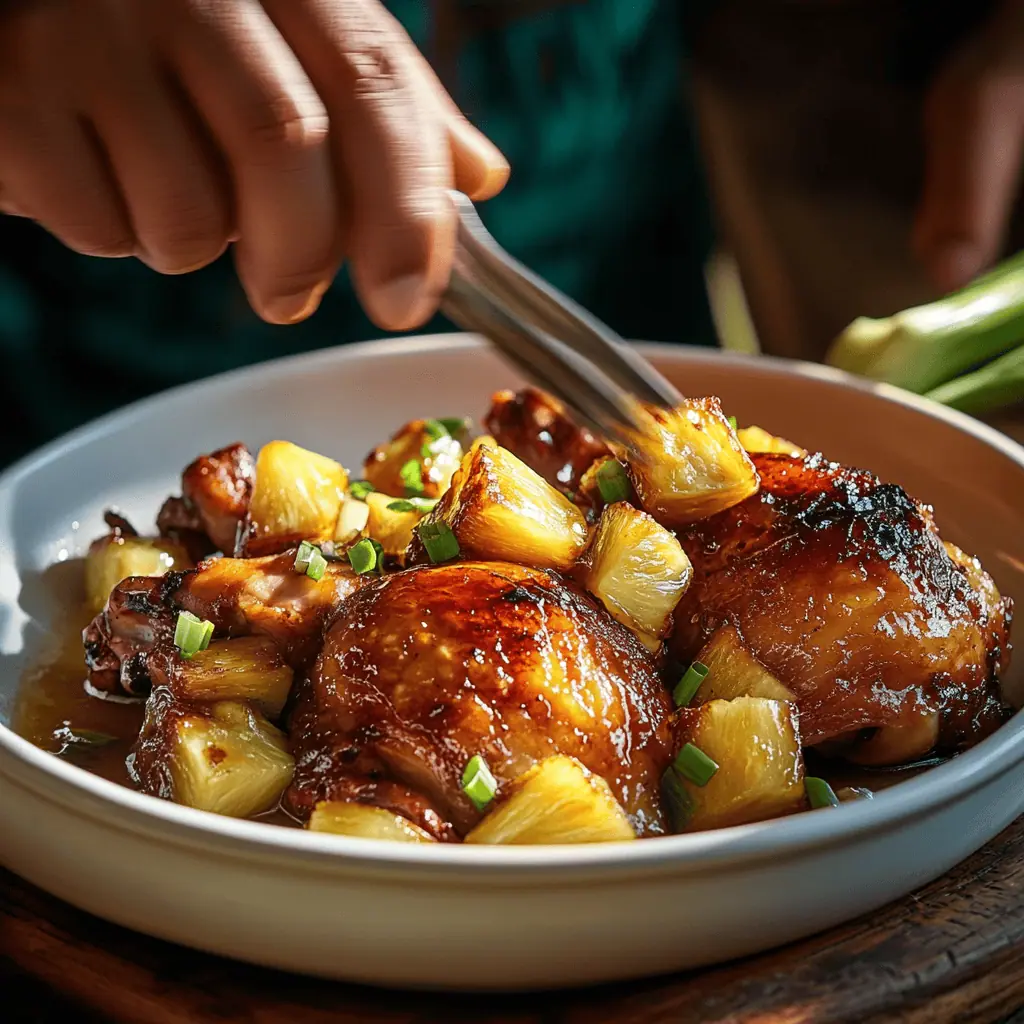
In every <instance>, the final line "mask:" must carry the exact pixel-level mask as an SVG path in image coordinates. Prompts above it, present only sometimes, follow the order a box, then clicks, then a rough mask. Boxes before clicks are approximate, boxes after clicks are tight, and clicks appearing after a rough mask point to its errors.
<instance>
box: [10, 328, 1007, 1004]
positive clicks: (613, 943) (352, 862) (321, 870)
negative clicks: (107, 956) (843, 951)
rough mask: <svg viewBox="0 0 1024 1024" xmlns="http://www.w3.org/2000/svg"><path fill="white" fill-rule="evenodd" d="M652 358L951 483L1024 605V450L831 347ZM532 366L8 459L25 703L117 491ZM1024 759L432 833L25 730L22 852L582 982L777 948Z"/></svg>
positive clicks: (140, 424)
mask: <svg viewBox="0 0 1024 1024" xmlns="http://www.w3.org/2000/svg"><path fill="white" fill-rule="evenodd" d="M648 351H649V353H650V354H651V355H652V357H654V360H655V362H656V363H657V364H658V365H660V366H661V368H662V369H663V370H665V371H666V372H667V373H668V375H669V376H671V377H673V378H674V379H675V381H676V382H677V384H679V386H680V387H681V388H682V389H683V390H684V392H687V393H690V394H717V395H720V396H721V398H722V400H723V403H724V405H725V408H726V410H727V411H728V412H730V413H734V414H736V415H738V416H739V417H740V419H741V420H743V421H745V422H756V423H760V424H761V425H763V426H765V427H766V428H769V429H774V430H775V431H777V432H779V433H782V434H784V435H786V436H789V437H791V438H792V439H794V440H796V441H798V442H800V443H802V444H805V445H807V446H809V447H812V448H820V449H821V450H823V451H825V452H826V453H828V454H829V455H830V456H831V457H833V458H836V459H838V460H841V461H843V462H847V463H851V464H853V465H859V466H865V467H868V468H871V469H873V470H875V471H876V472H877V473H878V474H879V475H881V476H882V477H883V478H887V479H890V480H894V481H896V482H898V483H901V484H903V485H904V486H905V487H907V488H908V490H910V491H911V492H912V493H913V494H915V495H916V496H917V497H919V498H920V499H922V500H926V501H929V502H931V503H933V504H934V505H935V506H936V509H937V518H938V522H939V525H940V527H941V528H942V530H943V532H944V534H945V536H946V537H947V538H948V539H950V540H953V541H955V542H956V543H958V544H960V545H961V546H963V547H964V548H966V549H967V550H969V551H972V552H975V553H977V554H978V555H979V556H980V557H981V558H982V559H983V561H984V563H985V565H986V566H987V568H988V569H989V570H990V571H991V572H992V573H993V575H994V576H995V577H996V580H997V582H998V583H999V585H1000V586H1001V588H1002V589H1003V590H1004V592H1006V593H1008V594H1010V595H1012V596H1014V597H1016V598H1017V599H1018V600H1021V599H1022V598H1024V528H1022V527H1024V517H1022V512H1021V507H1022V502H1024V450H1022V449H1021V448H1020V447H1018V446H1017V445H1015V444H1013V443H1012V442H1010V441H1008V440H1007V439H1006V438H1004V437H1002V436H1001V435H998V434H996V433H995V432H993V431H991V430H989V429H987V428H985V427H983V426H980V425H979V424H977V423H975V422H973V421H971V420H969V419H967V418H965V417H963V416H959V415H956V414H954V413H950V412H946V411H943V410H941V409H939V408H937V407H934V406H932V405H929V404H927V403H925V402H923V401H919V400H917V399H914V398H911V397H908V396H907V395H904V394H902V393H897V392H894V391H891V390H889V389H885V388H879V387H874V386H870V385H866V384H863V383H859V382H856V381H854V380H852V379H850V378H847V377H845V376H843V375H841V374H838V373H834V372H831V371H827V370H824V369H821V368H819V367H811V366H804V365H798V364H790V363H782V362H777V361H772V360H756V361H754V360H749V359H746V358H740V357H735V356H723V355H719V354H717V353H713V352H708V351H700V350H697V351H688V350H686V349H683V348H665V347H651V348H650V349H648ZM517 383H518V382H517V380H516V379H515V376H514V375H513V374H512V373H511V372H510V371H509V370H508V369H507V368H506V367H505V365H504V364H503V363H501V362H500V361H499V360H498V358H497V357H496V356H494V355H493V354H492V353H491V352H490V350H488V349H487V348H485V347H483V346H480V345H478V344H475V343H474V342H472V341H469V340H466V339H452V338H426V339H420V340H401V341H395V342H387V343H378V344H370V345H356V346H351V347H347V348H344V349H340V350H337V351H329V352H323V353H319V354H314V355H309V356H303V357H299V358H295V359H289V360H285V361H283V362H278V363H272V364H269V365H266V366H258V367H254V368H251V369H247V370H244V371H241V372H237V373H233V374H229V375H227V376H223V377H219V378H215V379H212V380H209V381H206V382H204V383H201V384H199V385H197V386H194V387H189V388H184V389H180V390H177V391H173V392H170V393H168V394H164V395H161V396H158V397H157V398H154V399H152V400H149V401H146V402H143V403H141V404H138V405H136V406H134V407H132V408H129V409H126V410H124V411H123V412H120V413H117V414H115V415H113V416H110V417H107V418H106V419H103V420H101V421H99V422H98V423H95V424H93V425H92V426H89V427H87V428H85V429H83V430H80V431H78V432H76V433H74V434H72V435H70V436H69V437H67V438H65V439H63V440H61V441H59V442H57V443H56V444H53V445H51V446H49V447H48V448H46V449H44V450H43V451H41V452H39V453H38V454H37V455H35V456H33V457H31V458H30V459H28V460H26V461H24V462H22V463H21V464H20V465H18V466H16V467H15V468H14V469H12V470H11V471H9V472H8V473H7V474H5V475H4V476H3V477H2V478H0V700H2V704H0V712H2V713H3V714H4V715H6V714H7V713H8V712H9V709H10V703H11V698H12V694H13V692H14V690H15V688H16V687H17V685H18V682H19V677H20V675H21V672H22V670H23V667H24V665H25V664H26V661H27V660H28V659H30V658H31V657H32V654H33V652H34V651H37V650H38V649H39V645H40V644H41V643H42V642H43V641H44V640H45V637H46V635H47V633H48V631H49V630H50V629H51V624H52V623H54V622H55V621H56V619H57V617H58V616H59V614H60V610H61V608H62V606H63V605H65V604H66V602H67V600H68V593H67V591H66V590H65V591H64V592H58V590H57V588H58V587H64V586H66V583H64V584H62V583H60V580H61V576H60V574H59V573H58V574H56V576H54V575H53V574H48V575H46V576H43V575H42V573H43V571H44V570H45V569H46V568H47V566H49V565H50V564H51V563H53V562H54V561H56V560H58V559H60V558H61V557H62V554H61V553H62V552H63V553H64V555H63V557H66V556H67V554H68V553H70V554H72V555H73V554H76V553H81V552H83V551H84V549H85V548H86V546H87V544H88V542H89V540H90V539H91V538H92V537H93V536H95V535H98V534H99V533H101V532H103V530H102V524H101V520H100V515H101V512H102V510H103V508H104V507H105V506H106V505H108V504H111V503H112V504H116V505H118V506H120V507H121V508H122V510H124V511H125V513H126V514H127V515H129V516H130V517H131V518H132V519H133V520H134V521H136V522H139V523H142V524H145V523H150V522H152V519H153V516H154V515H155V512H156V509H157V508H158V506H159V503H160V501H161V499H162V498H163V497H164V496H165V495H166V494H168V493H170V492H171V491H173V490H176V488H177V486H178V474H179V473H180V471H181V468H182V467H183V466H184V465H185V464H186V463H187V462H188V461H190V460H191V459H192V458H193V457H194V456H195V455H196V454H197V453H198V452H201V451H206V450H209V449H211V448H213V447H216V446H218V445H221V444H223V443H227V442H230V441H234V440H244V441H246V442H247V443H248V444H250V445H251V446H254V447H255V446H258V445H261V444H263V443H264V442H266V441H269V440H271V439H273V438H277V437H283V438H287V439H289V440H292V441H295V442H297V443H299V444H302V445H307V446H309V447H311V448H314V449H316V450H318V451H323V452H325V453H329V454H331V455H335V456H337V457H339V458H341V459H342V460H343V461H345V462H346V463H347V464H348V465H352V466H354V465H358V463H359V462H360V460H361V458H362V456H363V455H364V454H365V452H366V451H367V450H368V449H369V447H370V446H371V445H372V444H373V443H375V442H377V441H378V440H379V439H380V438H382V437H385V436H388V435H389V434H390V432H391V431H392V430H394V429H395V428H396V427H397V426H398V425H399V424H400V423H401V422H403V421H405V420H407V419H410V418H412V417H414V416H437V415H455V414H462V413H470V414H473V415H477V416H479V415H482V413H483V411H484V410H485V408H486V405H487V400H488V397H489V395H490V394H491V392H492V391H494V390H496V389H497V388H499V387H502V386H509V385H512V386H514V385H515V384H517ZM76 523H77V524H80V527H79V528H78V529H76V528H75V526H74V524H76ZM1020 667H1021V666H1020V665H1018V666H1017V673H1016V676H1015V677H1013V678H1016V679H1019V678H1020V676H1021V673H1020V671H1019V670H1020ZM1017 686H1018V687H1019V683H1018V684H1017ZM1022 760H1024V723H1022V721H1021V717H1020V716H1019V715H1018V716H1017V717H1016V718H1014V720H1013V721H1011V722H1010V723H1009V724H1007V725H1006V726H1004V727H1003V728H1002V729H1001V730H999V732H998V733H997V734H996V735H994V736H992V737H991V738H990V739H988V740H986V741H985V742H984V743H982V744H980V745H979V746H978V747H976V748H975V749H973V750H971V751H969V752H968V753H966V754H964V755H962V756H961V757H959V758H957V759H956V760H955V761H953V762H950V763H947V764H945V765H943V766H941V767H938V768H935V769H933V770H931V771H928V772H926V773H924V774H923V775H921V776H919V777H917V778H914V779H911V780H909V781H907V782H904V783H901V784H899V785H897V786H895V787H894V788H893V789H891V790H888V791H886V792H883V793H881V794H880V795H879V796H878V797H877V798H876V799H875V800H874V801H865V802H863V803H858V804H852V805H845V806H843V807H842V808H841V809H839V810H836V811H821V812H817V813H810V814H802V815H797V816H794V817H791V818H786V819H783V820H781V821H775V822H769V823H765V824H758V825H749V826H745V827H742V828H733V829H726V830H723V831H718V832H713V833H706V834H698V835H688V836H679V837H672V838H665V839H653V840H647V841H642V842H638V843H631V844H622V845H610V846H592V847H557V848H552V847H549V848H543V847H536V848H481V847H458V846H444V845H438V846H434V847H420V846H412V847H410V846H406V845H404V844H393V845H388V844H378V843H373V842H366V841H361V840H353V839H345V838H343V837H336V836H328V835H315V834H309V833H304V832H301V831H297V830H290V829H281V828H275V827H273V826H269V825H260V824H256V823H252V822H245V821H232V820H229V819H224V818H218V817H215V816H213V815H207V814H204V813H201V812H197V811H192V810H189V809H187V808H183V807H177V806H174V805H172V804H169V803H164V802H161V801H158V800H155V799H151V798H149V797H146V796H142V795H140V794H138V793H134V792H131V791H129V790H128V789H124V788H121V787H118V786H116V785H114V784H112V783H109V782H105V781H104V780H102V779H99V778H96V777H94V776H92V775H89V774H88V773H86V772H84V771H82V770H79V769H78V768H75V767H74V766H72V765H70V764H67V763H64V762H63V761H60V760H58V759H56V758H54V757H52V756H50V755H48V754H45V753H42V752H41V751H39V750H38V749H36V748H35V747H33V746H31V745H30V744H28V743H26V742H25V741H24V740H22V739H20V738H19V737H18V736H16V735H14V734H13V733H12V732H10V731H9V730H8V729H6V728H0V777H2V778H0V859H2V861H3V862H4V863H5V864H6V865H8V866H9V867H10V868H11V869H13V870H14V871H16V872H18V873H19V874H21V875H23V876H24V877H25V878H27V879H29V880H30V881H32V882H35V883H36V884H38V885H40V886H42V887H43V888H45V889H47V890H49V891H50V892H52V893H54V894H56V895H57V896H59V897H62V898H63V899H66V900H68V901H69V902H71V903H73V904H76V905H77V906H79V907H82V908H84V909H85V910H88V911H91V912H93V913H94V914H98V915H99V916H101V917H105V918H109V919H110V920H113V921H116V922H119V923H120V924H123V925H127V926H128V927H131V928H135V929H138V930H140V931H143V932H148V933H150V934H152V935H156V936H160V937H162V938H166V939H171V940H174V941H177V942H181V943H186V944H188V945H192V946H195V947H198V948H201V949H206V950H210V951H213V952H217V953H222V954H226V955H229V956H234V957H238V958H241V959H244V960H249V961H253V962H255V963H260V964H267V965H273V966H275V967H282V968H288V969H293V970H297V971H305V972H309V973H315V974H321V975H327V976H331V977H337V978H345V979H352V980H358V981H368V982H377V983H383V984H389V985H403V986H430V987H452V988H473V987H476V988H479V987H496V988H524V987H535V986H556V985H571V984H580V983H585V982H594V981H600V980H606V979H614V978H628V977H637V976H641V975H649V974H654V973H659V972H664V971H669V970H674V969H678V968H684V967H695V966H699V965H702V964H709V963H712V962H715V961H720V960H723V959H727V958H731V957H735V956H739V955H743V954H748V953H753V952H756V951H759V950H763V949H766V948H768V947H770V946H773V945H776V944H780V943H783V942H787V941H789V940H792V939H796V938H799V937H801V936H805V935H808V934H810V933H812V932H814V931H817V930H820V929H823V928H826V927H828V926H830V925H835V924H837V923H839V922H841V921H843V920H846V919H848V918H851V917H853V916H855V915H857V914H860V913H863V912H866V911H870V910H872V909H874V908H876V907H879V906H881V905H882V904H884V903H885V902H887V901H889V900H891V899H893V898H895V897H899V896H902V895H904V894H905V893H908V892H910V891H911V890H913V889H914V888H915V887H917V886H920V885H922V884H923V883H925V882H928V881H929V880H931V879H933V878H935V877H937V876H938V875H940V874H941V873H943V872H944V871H946V870H947V869H948V868H950V867H952V866H953V865H954V864H955V863H956V862H957V861H959V860H961V859H963V858H964V857H966V856H967V855H968V854H970V853H971V852H972V851H974V850H975V849H977V848H978V847H979V846H981V845H982V844H983V843H985V842H986V841H987V840H988V839H990V838H991V837H993V836H994V835H995V834H996V833H997V832H999V831H1000V830H1001V829H1002V828H1003V827H1004V826H1006V825H1007V824H1008V823H1009V822H1010V821H1011V820H1013V818H1015V817H1016V816H1017V815H1018V814H1019V813H1020V812H1021V811H1022V809H1024V767H1022Z"/></svg>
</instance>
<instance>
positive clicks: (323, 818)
mask: <svg viewBox="0 0 1024 1024" xmlns="http://www.w3.org/2000/svg"><path fill="white" fill-rule="evenodd" d="M306 828H308V829H309V830H310V831H311V832H331V833H333V834H334V835H337V836H355V837H356V838H357V839H383V840H386V841H387V842H392V843H434V842H436V841H437V840H436V839H434V837H433V836H431V835H429V834H428V833H426V832H424V831H423V829H421V828H420V827H419V826H418V825H414V824H413V823H412V822H411V821H408V820H406V819H405V818H403V817H402V816H401V815H399V814H392V813H391V811H385V810H383V809H382V808H380V807H370V806H369V805H367V804H350V803H341V802H337V801H326V800H325V801H322V802H321V803H318V804H317V805H316V808H315V809H314V811H313V813H312V815H311V816H310V819H309V822H308V824H307V825H306Z"/></svg>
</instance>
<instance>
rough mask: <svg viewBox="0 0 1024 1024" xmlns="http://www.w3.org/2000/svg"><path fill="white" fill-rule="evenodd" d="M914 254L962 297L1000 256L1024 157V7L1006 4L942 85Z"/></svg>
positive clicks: (934, 107)
mask: <svg viewBox="0 0 1024 1024" xmlns="http://www.w3.org/2000/svg"><path fill="white" fill-rule="evenodd" d="M924 129H925V144H926V164H925V186H924V192H923V195H922V198H921V202H920V205H919V207H918V211H917V217H916V221H915V225H914V232H913V246H914V249H915V251H916V253H917V255H918V257H919V258H920V259H921V260H922V261H923V263H924V265H925V266H926V268H927V269H928V271H929V273H930V275H931V277H932V279H933V280H934V282H935V284H936V285H937V286H938V287H939V288H941V289H942V290H943V291H952V290H954V289H956V288H959V287H961V286H962V285H964V284H966V283H967V282H968V281H970V280H971V278H973V277H974V276H975V275H977V274H978V273H979V272H981V271H982V270H984V269H985V268H987V267H988V266H990V265H991V264H992V262H993V261H994V260H995V259H997V258H998V256H999V255H1000V252H1001V249H1002V246H1003V243H1004V241H1005V235H1006V229H1007V226H1008V221H1009V217H1010V214H1011V212H1012V210H1013V205H1014V202H1015V201H1016V199H1017V195H1018V191H1019V184H1020V172H1021V158H1022V153H1024V0H1003V3H1002V4H1001V5H1000V6H999V7H998V8H997V10H996V12H995V13H994V14H993V16H992V17H991V18H990V19H989V21H988V22H987V23H986V24H985V26H984V27H983V28H982V30H981V31H980V32H979V33H978V34H977V35H976V36H975V37H974V38H972V39H970V40H969V41H968V42H967V44H966V45H965V46H964V47H962V48H961V50H960V51H959V52H958V53H956V54H955V55H954V57H953V59H952V60H951V61H950V62H949V63H948V64H947V65H946V67H945V68H943V69H942V71H941V72H940V73H939V76H938V77H937V78H936V80H935V82H934V83H933V84H932V87H931V90H930V93H929V96H928V99H927V103H926V108H925V122H924Z"/></svg>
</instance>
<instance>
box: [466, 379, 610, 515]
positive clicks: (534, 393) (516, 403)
mask: <svg viewBox="0 0 1024 1024" xmlns="http://www.w3.org/2000/svg"><path fill="white" fill-rule="evenodd" d="M484 426H485V427H486V429H487V431H488V433H489V434H490V435H491V436H492V437H493V438H494V439H495V441H497V442H498V444H500V445H501V446H502V448H507V449H508V450H509V451H510V452H512V454H513V455H515V456H516V457H517V458H519V459H522V461H523V462H525V463H526V464H527V465H528V466H529V467H530V468H531V469H532V470H534V471H535V472H537V473H539V474H540V475H541V476H542V477H544V479H545V480H547V482H548V483H549V484H551V485H552V486H553V487H557V488H558V489H559V490H560V491H561V492H562V493H563V494H566V495H568V496H569V497H570V498H572V499H573V500H576V498H577V497H578V493H577V492H578V491H579V483H580V479H581V477H582V476H583V474H584V473H585V472H586V471H587V470H588V469H589V468H590V466H591V465H593V463H594V461H595V460H597V459H600V458H602V457H603V456H606V455H610V454H611V452H610V451H609V449H608V446H607V445H606V444H605V443H604V441H602V440H601V439H600V438H597V437H595V436H594V435H593V434H592V433H591V432H590V431H589V430H587V429H586V428H585V427H581V426H580V425H579V424H578V423H576V422H575V421H574V420H573V419H572V418H571V417H570V416H569V414H568V413H567V412H566V411H565V409H564V408H563V406H562V405H561V403H560V402H558V401H557V400H556V399H554V398H552V397H551V395H548V394H545V393H544V392H543V391H538V390H537V389H536V388H524V389H523V390H522V391H520V392H519V393H518V394H515V393H513V392H511V391H499V392H498V393H497V394H496V395H494V396H493V398H492V399H491V409H490V412H488V414H487V416H486V418H485V420H484Z"/></svg>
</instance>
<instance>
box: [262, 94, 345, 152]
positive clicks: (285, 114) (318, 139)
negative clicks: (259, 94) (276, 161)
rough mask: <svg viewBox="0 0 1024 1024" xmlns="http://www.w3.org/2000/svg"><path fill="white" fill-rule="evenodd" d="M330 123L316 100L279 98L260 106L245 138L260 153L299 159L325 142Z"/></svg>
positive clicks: (320, 104) (325, 112)
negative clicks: (296, 156)
mask: <svg viewBox="0 0 1024 1024" xmlns="http://www.w3.org/2000/svg"><path fill="white" fill-rule="evenodd" d="M328 129H329V121H328V117H327V111H326V109H325V108H324V106H323V104H322V103H321V102H320V100H319V98H313V97H303V98H301V99H296V98H293V97H281V98H278V99H275V100H271V101H269V102H267V103H265V104H263V105H262V106H261V108H260V110H259V112H258V114H257V115H256V116H254V117H253V118H252V120H251V121H250V123H249V125H248V130H247V134H248V136H249V138H250V140H251V141H252V143H253V144H254V145H255V147H256V148H257V150H258V151H259V152H262V153H265V154H271V155H274V156H276V155H278V154H280V153H282V152H284V153H289V154H295V155H301V154H304V153H307V152H309V151H311V150H316V149H319V148H320V147H322V146H323V145H324V144H325V143H326V141H327V135H328Z"/></svg>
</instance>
